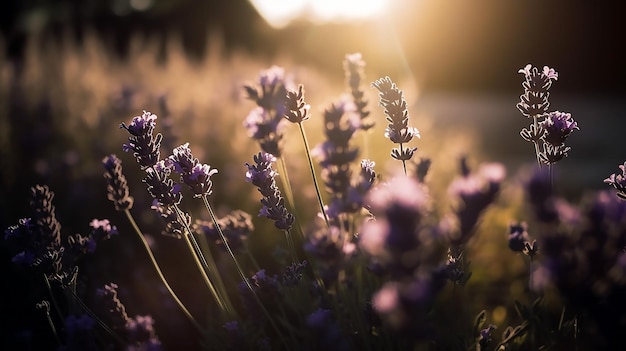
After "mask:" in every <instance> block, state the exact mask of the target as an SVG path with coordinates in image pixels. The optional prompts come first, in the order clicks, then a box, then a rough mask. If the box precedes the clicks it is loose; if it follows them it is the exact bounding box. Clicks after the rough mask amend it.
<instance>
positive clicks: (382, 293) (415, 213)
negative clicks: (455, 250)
mask: <svg viewBox="0 0 626 351" xmlns="http://www.w3.org/2000/svg"><path fill="white" fill-rule="evenodd" d="M366 204H367V206H368V208H369V209H370V211H371V212H372V215H373V216H374V219H370V220H367V221H366V222H365V223H364V224H363V227H362V229H361V233H360V235H359V238H358V244H359V247H360V248H361V250H363V252H364V253H366V254H367V256H368V257H369V259H370V265H371V266H372V268H373V269H376V271H378V272H380V274H384V276H386V277H387V279H386V280H385V283H384V284H383V285H382V287H381V288H380V289H379V290H378V291H377V292H376V293H375V294H374V295H373V297H372V304H373V307H374V310H375V311H376V312H377V313H378V314H379V315H380V316H381V317H382V318H383V320H384V321H385V322H386V323H388V324H389V325H390V326H392V327H393V328H394V329H395V330H396V331H398V332H401V333H406V335H411V338H415V339H423V338H427V337H428V335H430V333H431V332H432V324H431V321H429V320H428V317H427V313H426V311H427V310H428V308H429V306H430V305H431V304H432V303H433V301H434V299H435V298H436V296H437V295H438V293H439V292H440V291H441V289H442V288H443V287H444V286H445V283H446V268H445V266H444V265H443V262H444V260H443V253H444V250H443V245H442V244H443V243H442V241H441V240H440V238H439V237H438V236H437V233H436V232H435V231H433V230H432V226H431V225H428V214H429V211H430V196H429V194H428V191H427V188H426V187H425V185H424V184H422V183H419V182H418V181H417V180H416V179H413V178H409V177H405V176H400V177H396V178H393V179H392V180H390V181H389V182H387V183H383V184H380V185H378V186H377V187H375V188H374V189H372V191H371V192H370V194H369V195H368V197H367V201H366Z"/></svg>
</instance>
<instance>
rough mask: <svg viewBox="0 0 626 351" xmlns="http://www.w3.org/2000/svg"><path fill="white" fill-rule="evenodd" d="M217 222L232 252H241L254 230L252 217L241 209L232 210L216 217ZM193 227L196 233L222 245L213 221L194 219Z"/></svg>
mask: <svg viewBox="0 0 626 351" xmlns="http://www.w3.org/2000/svg"><path fill="white" fill-rule="evenodd" d="M217 224H218V225H219V227H220V229H222V233H224V236H225V237H226V241H227V242H228V245H229V246H230V248H231V249H232V250H233V251H234V252H241V251H243V250H244V249H245V248H246V246H245V242H246V241H247V240H248V236H249V235H250V233H252V232H253V231H254V224H253V223H252V218H251V217H250V215H249V214H248V213H246V212H244V211H241V210H235V211H232V212H231V213H229V214H228V215H226V216H224V217H222V218H220V219H218V220H217ZM194 228H195V231H196V233H198V234H201V235H206V237H207V238H209V239H210V240H212V241H214V242H216V243H217V244H218V245H222V246H223V245H224V243H223V242H222V239H221V237H220V236H219V233H218V232H217V230H216V229H215V224H214V223H213V221H201V220H196V223H195V224H194Z"/></svg>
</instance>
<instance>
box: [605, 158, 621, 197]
mask: <svg viewBox="0 0 626 351" xmlns="http://www.w3.org/2000/svg"><path fill="white" fill-rule="evenodd" d="M619 169H620V171H622V173H621V174H620V173H613V174H611V175H610V176H608V177H607V178H606V179H605V180H604V183H606V184H608V185H610V186H612V187H613V188H615V190H617V193H616V195H617V196H618V197H619V198H620V199H623V200H626V162H624V164H621V165H619Z"/></svg>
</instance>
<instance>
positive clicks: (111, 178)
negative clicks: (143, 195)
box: [102, 154, 134, 211]
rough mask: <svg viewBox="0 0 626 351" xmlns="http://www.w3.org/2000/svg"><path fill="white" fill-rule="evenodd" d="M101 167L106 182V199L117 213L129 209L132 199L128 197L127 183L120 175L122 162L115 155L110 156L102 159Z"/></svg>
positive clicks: (122, 175)
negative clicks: (111, 203)
mask: <svg viewBox="0 0 626 351" xmlns="http://www.w3.org/2000/svg"><path fill="white" fill-rule="evenodd" d="M102 166H103V167H104V169H105V173H104V178H105V179H106V181H107V198H108V199H109V200H111V201H112V202H113V204H114V205H115V209H116V210H117V211H125V210H129V209H131V208H132V207H133V201H134V199H133V197H132V196H130V191H129V189H128V182H127V181H126V177H125V176H124V174H123V173H122V161H121V160H120V159H119V158H117V156H116V155H115V154H111V155H109V156H106V157H105V158H104V159H102Z"/></svg>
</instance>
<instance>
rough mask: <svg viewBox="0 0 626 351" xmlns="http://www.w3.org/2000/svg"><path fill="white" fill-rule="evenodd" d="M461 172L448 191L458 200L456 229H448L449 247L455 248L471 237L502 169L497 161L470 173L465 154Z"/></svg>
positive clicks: (497, 185) (496, 189)
mask: <svg viewBox="0 0 626 351" xmlns="http://www.w3.org/2000/svg"><path fill="white" fill-rule="evenodd" d="M461 170H462V172H461V173H462V174H463V175H462V176H461V177H459V178H457V179H455V180H454V181H453V182H452V184H450V187H449V189H448V192H449V193H450V194H451V195H452V196H453V197H454V198H458V199H459V200H460V202H461V203H460V204H459V206H458V207H457V209H456V211H455V212H456V217H457V219H458V221H459V231H458V232H457V233H450V234H449V237H448V238H449V239H450V242H451V244H452V246H453V248H456V249H459V248H460V247H461V246H463V245H464V244H465V243H467V241H468V240H469V239H470V238H471V236H472V233H473V231H474V229H475V226H476V224H477V223H478V219H479V218H480V216H481V214H482V213H483V211H484V210H485V209H486V208H487V207H488V206H489V205H490V204H491V203H493V201H494V200H495V198H496V195H497V194H498V192H499V191H500V183H501V182H502V180H503V179H504V176H505V173H506V172H505V169H504V166H502V165H501V164H499V163H488V164H484V165H482V166H481V167H480V169H479V170H478V172H477V174H472V173H470V171H469V168H468V167H467V160H466V158H465V157H463V158H462V159H461Z"/></svg>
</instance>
